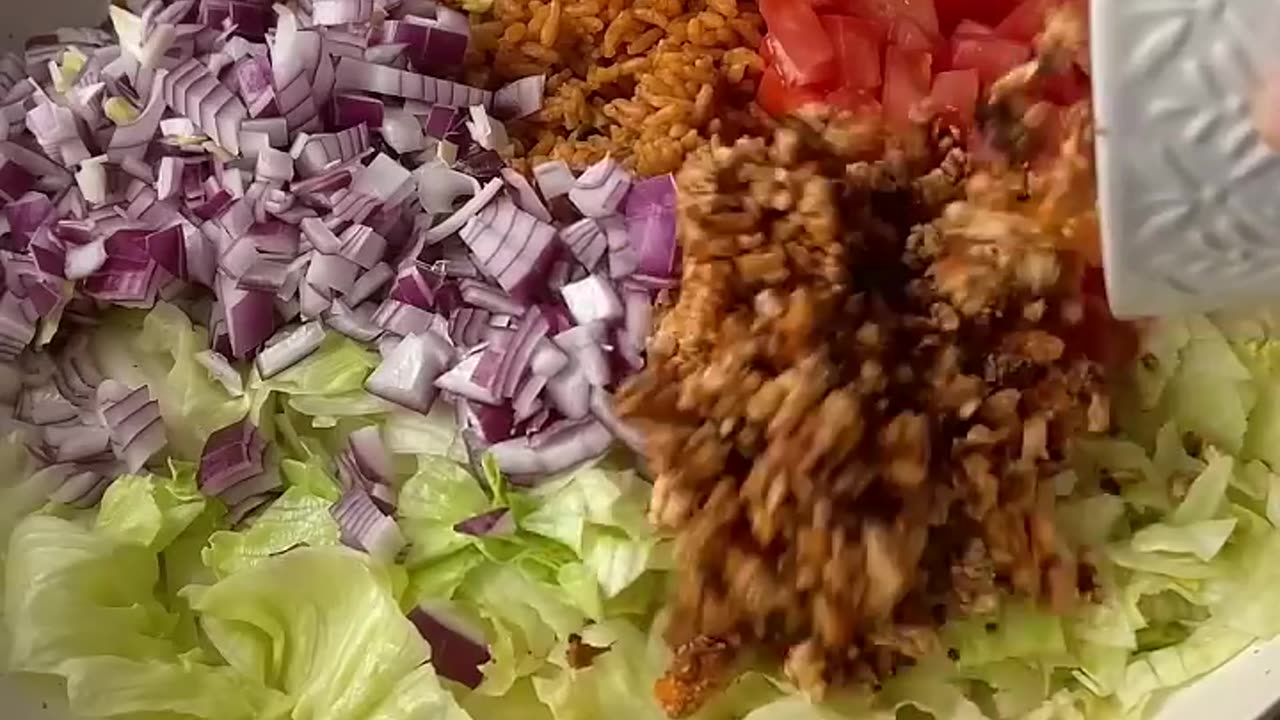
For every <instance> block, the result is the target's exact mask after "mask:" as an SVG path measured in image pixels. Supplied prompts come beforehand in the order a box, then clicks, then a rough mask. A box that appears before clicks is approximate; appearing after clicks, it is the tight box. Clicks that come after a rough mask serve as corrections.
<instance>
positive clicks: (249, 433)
mask: <svg viewBox="0 0 1280 720" xmlns="http://www.w3.org/2000/svg"><path fill="white" fill-rule="evenodd" d="M265 449H266V440H265V439H264V438H263V437H262V436H261V435H260V434H259V433H258V430H257V428H255V427H254V426H253V424H252V423H250V422H249V421H248V419H241V420H238V421H236V422H234V423H232V424H230V425H228V426H226V427H224V428H222V429H221V430H217V431H215V432H214V433H213V434H212V435H210V436H209V439H208V440H206V441H205V444H204V451H203V452H202V453H201V455H200V469H199V474H198V478H199V483H200V490H201V491H202V492H204V493H205V494H206V495H209V496H211V497H213V496H219V495H222V494H223V493H225V492H227V491H228V490H230V489H231V488H233V487H235V486H236V485H238V484H240V483H242V482H245V481H247V480H250V479H253V478H255V477H257V476H259V475H261V474H262V472H263V464H262V459H263V454H264V452H265Z"/></svg>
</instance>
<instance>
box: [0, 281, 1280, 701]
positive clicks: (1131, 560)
mask: <svg viewBox="0 0 1280 720" xmlns="http://www.w3.org/2000/svg"><path fill="white" fill-rule="evenodd" d="M1272 337H1278V338H1280V316H1272V315H1270V314H1266V315H1258V316H1256V317H1252V316H1243V315H1230V316H1228V315H1216V316H1213V317H1212V318H1209V317H1189V318H1180V319H1169V320H1164V321H1160V322H1158V323H1156V324H1154V325H1153V326H1152V328H1151V329H1150V331H1149V332H1148V333H1147V335H1146V337H1145V339H1144V343H1145V345H1144V354H1143V357H1142V359H1141V361H1140V362H1139V363H1136V364H1135V367H1134V368H1133V370H1132V373H1131V376H1130V377H1129V378H1128V379H1127V380H1126V381H1125V382H1123V383H1122V384H1121V385H1120V386H1119V387H1118V388H1117V398H1118V399H1117V401H1116V406H1115V412H1116V416H1117V418H1118V422H1119V424H1120V430H1121V432H1120V434H1119V435H1118V436H1116V437H1106V438H1102V437H1097V438H1081V439H1080V440H1079V442H1078V443H1077V445H1076V448H1075V451H1074V454H1073V457H1072V461H1071V468H1070V469H1069V470H1067V471H1064V472H1063V473H1062V474H1061V475H1060V476H1059V477H1058V478H1055V480H1054V482H1055V488H1056V489H1057V491H1058V494H1059V496H1060V497H1059V502H1058V505H1057V511H1056V512H1057V519H1058V524H1059V528H1060V530H1061V534H1062V536H1063V538H1064V539H1065V540H1066V541H1067V542H1069V543H1071V544H1072V545H1073V546H1076V547H1080V548H1085V549H1087V550H1088V552H1089V554H1088V557H1090V558H1091V560H1092V561H1093V563H1094V564H1095V581H1096V584H1097V585H1098V586H1099V588H1100V591H1099V595H1098V599H1097V601H1096V602H1093V603H1087V604H1083V605H1081V606H1080V607H1078V608H1077V609H1076V610H1074V611H1072V612H1070V613H1068V614H1066V615H1054V614H1051V613H1049V612H1048V611H1047V610H1045V609H1043V608H1040V607H1037V606H1035V605H1032V604H1028V603H1022V602H1006V603H1005V604H1004V605H1003V606H1002V607H999V608H998V609H996V610H995V611H993V612H991V613H989V614H987V615H982V616H974V617H968V618H960V619H954V620H952V621H951V622H950V623H948V624H947V625H946V626H945V627H944V628H943V629H942V631H941V633H940V636H939V637H940V639H941V643H940V644H941V647H940V648H939V650H938V652H937V653H936V654H935V655H932V656H930V657H927V658H925V659H924V660H922V661H921V662H919V663H917V665H916V666H915V667H913V668H912V669H910V670H908V671H905V672H902V673H900V674H899V675H898V676H897V677H895V678H892V679H891V680H889V681H887V682H885V684H884V686H883V688H882V689H881V690H880V691H879V692H878V693H874V694H872V693H870V692H866V691H865V690H863V691H857V690H845V691H839V692H835V693H833V694H831V695H830V696H829V697H827V698H825V699H824V700H823V701H822V702H813V701H811V700H810V699H808V698H806V697H805V696H803V695H801V694H799V693H798V692H797V690H796V688H795V687H794V686H792V685H791V684H789V683H788V682H787V681H786V680H785V679H783V678H782V677H781V675H780V673H779V672H778V669H777V667H776V664H770V665H768V666H764V667H759V668H757V667H750V668H746V669H745V670H744V671H743V672H742V673H741V674H740V675H739V676H738V677H736V678H734V679H732V681H731V682H729V684H728V685H727V686H726V687H725V688H723V689H722V690H721V691H720V692H718V693H716V694H715V695H714V697H713V698H712V699H711V700H710V701H709V702H708V703H707V704H706V705H705V706H704V707H702V708H701V709H700V710H699V711H698V712H697V713H695V714H694V715H693V716H692V717H693V718H694V719H695V720H841V719H847V720H890V718H899V717H928V716H933V717H936V718H940V719H945V720H979V719H985V720H1012V719H1013V718H1025V719H1027V720H1104V719H1110V718H1116V719H1120V718H1133V719H1135V720H1136V719H1137V718H1142V717H1149V716H1150V715H1151V714H1152V713H1153V712H1155V711H1156V710H1157V709H1158V708H1159V707H1160V704H1161V702H1162V701H1163V700H1164V699H1165V698H1167V697H1168V696H1169V694H1170V693H1171V692H1172V691H1174V690H1175V689H1176V688H1178V687H1180V686H1183V685H1186V684H1187V683H1189V682H1192V681H1194V680H1196V679H1197V678H1199V677H1202V676H1203V675H1205V674H1206V673H1208V672H1211V671H1212V670H1213V669H1215V668H1216V667H1218V666H1220V665H1221V664H1222V663H1224V662H1226V661H1227V660H1228V659H1230V658H1231V657H1233V656H1234V655H1236V654H1238V653H1239V652H1241V651H1242V650H1243V649H1245V648H1246V647H1248V646H1249V645H1251V644H1252V643H1254V642H1255V641H1258V640H1261V639H1266V638H1271V637H1274V636H1275V635H1277V634H1280V565H1277V564H1276V563H1274V562H1273V559H1274V558H1275V557H1276V556H1277V555H1280V472H1277V469H1278V468H1277V465H1276V463H1277V462H1280V449H1277V448H1280V339H1277V340H1273V339H1271V338H1272ZM206 341H207V338H206V337H205V331H204V330H203V329H201V328H199V327H197V326H193V325H192V324H191V322H190V321H189V320H188V319H187V317H186V315H185V314H184V313H182V312H181V311H179V310H178V309H177V308H174V307H172V306H168V305H165V304H163V303H161V304H158V305H157V306H156V308H155V309H153V310H152V311H150V312H148V313H145V314H144V313H137V312H123V313H117V314H114V315H112V316H111V317H110V318H109V319H108V321H107V322H106V323H105V324H104V325H103V327H102V328H100V329H99V331H98V332H97V333H96V334H95V343H94V346H93V347H94V352H95V355H96V356H97V358H98V360H99V363H100V364H101V365H102V367H103V368H104V369H105V370H106V372H107V374H108V375H109V376H111V377H116V378H118V379H122V380H124V381H125V382H126V383H129V384H133V385H136V384H141V383H148V384H149V385H151V387H152V389H153V393H154V394H155V395H156V396H157V397H158V398H159V399H160V401H161V409H162V414H163V417H164V420H165V422H166V424H167V425H168V426H169V427H168V429H169V434H170V437H171V438H173V439H174V442H173V443H172V446H171V448H170V450H171V452H172V458H171V459H170V461H169V464H168V466H167V468H165V469H164V471H159V470H153V472H151V473H146V472H143V473H139V474H135V475H123V476H120V477H118V478H116V479H115V481H114V483H113V484H112V486H111V487H110V488H109V489H108V491H107V493H106V495H105V496H104V498H103V500H102V502H101V504H100V506H99V507H98V508H97V509H96V510H93V511H87V512H86V511H71V510H70V509H68V508H63V507H54V506H49V507H45V503H44V500H43V495H44V492H45V490H46V489H44V488H41V487H40V486H39V482H38V478H36V479H34V480H33V479H32V476H31V461H30V458H29V457H28V455H27V452H26V450H25V448H24V445H23V443H22V440H21V438H20V437H19V436H16V435H15V436H13V437H10V438H7V439H4V440H2V441H0V462H2V463H4V464H5V466H6V467H10V468H13V472H12V473H11V474H10V475H8V476H7V478H6V480H5V481H4V483H3V484H2V485H0V539H7V542H3V543H0V561H3V562H4V576H3V577H4V586H3V594H4V606H3V608H4V609H3V620H4V622H3V625H2V628H3V633H2V634H0V641H3V642H2V647H3V652H4V660H5V665H6V668H7V669H10V670H16V671H21V672H26V673H35V674H40V675H48V676H54V677H57V678H60V679H61V680H63V681H64V682H65V685H66V689H67V694H68V698H69V701H70V704H71V707H72V710H73V711H75V712H76V713H77V714H79V715H82V716H84V717H111V718H129V720H144V719H146V720H160V719H161V718H164V719H166V720H193V719H195V720H199V719H207V720H242V719H243V720H274V719H276V718H279V719H280V720H285V719H286V718H287V719H288V720H468V719H469V718H484V719H485V720H504V719H506V718H510V719H511V720H515V719H517V718H518V719H519V720H527V719H531V720H587V719H592V720H594V719H595V718H599V717H604V716H609V715H613V716H617V717H620V718H623V717H625V718H627V719H628V720H632V719H635V720H662V718H664V717H665V715H664V714H663V711H662V709H661V708H660V707H659V706H658V704H657V702H656V701H655V699H654V696H653V693H652V691H651V689H652V687H653V683H654V682H655V680H657V679H658V678H659V677H660V675H661V673H662V672H663V670H664V668H665V667H666V664H667V662H668V661H669V659H670V652H669V650H668V649H667V648H666V646H665V643H664V642H663V640H662V626H663V618H662V616H661V614H660V613H659V608H660V606H661V604H662V600H663V598H664V597H665V595H666V593H667V591H668V588H667V580H668V577H667V571H668V570H669V569H670V568H671V562H672V559H671V552H670V547H669V544H668V543H667V542H666V541H665V540H664V539H662V538H660V537H658V536H656V535H655V534H654V533H653V531H652V530H651V528H650V526H649V524H648V522H647V519H646V510H647V505H648V501H649V492H650V486H649V485H648V484H647V483H646V482H645V481H644V480H642V479H641V477H640V476H639V475H638V474H637V473H636V472H635V470H634V469H632V468H631V467H630V466H629V464H628V463H627V462H625V461H619V459H618V458H616V457H608V458H605V459H602V460H601V461H600V462H598V463H596V464H594V465H592V466H589V467H585V468H580V469H577V470H575V471H573V472H571V473H567V474H565V475H563V476H560V477H556V478H551V479H549V480H547V481H546V482H544V483H542V484H540V485H538V486H537V487H533V488H516V487H513V486H509V485H508V484H507V481H506V479H505V478H503V477H502V476H501V474H500V473H498V472H497V469H496V467H494V464H493V462H492V458H489V457H483V458H480V462H479V463H478V465H479V466H478V467H476V468H473V467H472V466H471V465H470V464H469V463H470V460H469V458H468V456H467V453H466V448H465V447H464V446H463V444H462V443H461V441H460V439H459V437H458V434H457V431H456V429H455V428H454V426H453V423H452V418H451V416H450V414H449V413H448V412H446V411H445V410H443V409H439V408H438V409H437V410H435V411H433V412H432V413H431V414H430V415H427V416H422V415H418V414H415V413H409V412H406V411H404V410H403V409H399V408H395V407H392V406H390V405H388V404H387V403H385V402H383V401H381V400H377V399H376V398H372V397H371V396H368V395H367V393H365V391H364V390H363V383H364V381H365V379H366V378H367V376H368V374H369V372H370V371H371V370H372V369H373V368H374V367H375V366H376V365H377V362H378V360H377V356H376V354H374V353H373V352H371V351H370V350H368V349H366V348H364V347H362V346H361V345H359V344H357V343H354V342H352V341H350V340H349V339H347V338H343V337H340V336H336V335H334V336H330V337H328V338H327V339H326V340H325V342H324V344H323V345H322V347H321V348H320V349H319V350H317V351H316V352H315V353H314V354H312V355H311V356H310V357H308V358H307V359H305V360H303V361H302V362H300V363H299V364H297V365H295V366H294V367H292V368H290V369H288V370H286V371H284V372H282V373H280V374H279V375H277V376H275V377H273V378H271V379H269V380H263V379H261V378H260V377H259V376H258V375H257V374H256V373H255V372H253V371H250V372H249V374H248V376H247V381H246V392H245V395H244V396H243V397H240V398H232V397H230V396H229V395H228V394H227V393H226V392H225V391H224V390H223V388H222V386H221V385H219V384H218V383H216V382H215V381H214V380H212V379H211V378H210V377H209V376H208V375H207V373H206V372H205V371H204V369H203V368H202V367H201V366H200V365H199V364H198V363H196V362H195V361H194V357H193V356H194V353H195V352H196V351H197V350H198V349H203V348H204V347H205V343H206ZM246 413H247V414H248V417H249V419H250V421H252V422H254V423H256V424H257V425H258V427H259V431H260V432H262V434H263V435H264V437H266V438H268V439H269V441H270V442H271V443H272V446H273V452H272V458H273V461H276V462H279V471H280V474H281V477H282V479H283V481H284V487H283V488H282V494H281V495H280V496H279V497H277V498H276V499H274V500H273V501H272V502H271V503H270V504H269V505H268V506H267V507H266V509H265V510H264V511H262V512H261V513H260V514H259V515H258V516H257V517H255V518H254V519H253V520H252V521H251V522H249V523H247V524H245V525H243V526H240V527H234V528H233V527H230V526H228V524H227V519H226V509H225V507H223V505H222V504H221V503H220V502H218V501H215V500H209V499H206V498H205V497H204V496H203V495H202V494H201V493H200V492H199V490H198V488H197V485H196V466H195V464H194V461H195V460H197V459H198V457H199V453H200V449H201V448H202V447H203V443H204V441H205V439H206V438H207V437H208V434H209V433H210V432H212V431H213V430H216V429H217V428H219V427H221V426H223V425H225V424H227V423H229V422H231V421H233V420H237V419H239V418H240V417H244V416H245V414H246ZM370 424H376V425H377V426H378V427H379V428H380V430H381V433H382V436H383V438H384V439H385V441H386V443H387V445H388V448H389V450H390V451H391V452H392V453H393V454H394V455H395V456H396V457H395V458H394V459H393V464H394V466H395V470H396V472H395V473H394V474H395V475H396V485H397V487H398V490H399V498H398V504H397V511H396V520H397V522H398V523H399V525H400V526H401V530H402V531H403V533H404V535H405V537H406V538H407V539H408V540H409V547H408V549H407V551H406V553H404V554H403V555H402V556H401V557H399V558H397V559H396V562H395V563H389V564H380V563H378V562H375V561H373V560H372V559H370V558H368V557H366V556H363V555H360V554H358V553H356V552H354V551H352V550H349V549H346V548H343V547H340V546H339V536H340V533H339V530H338V526H337V524H336V523H335V521H334V520H333V518H332V516H331V507H332V506H333V504H334V503H335V502H336V501H337V500H338V498H339V497H340V495H341V492H342V488H341V485H340V483H339V480H338V475H337V473H336V468H335V463H334V458H335V457H336V456H337V455H338V453H340V452H341V451H342V450H343V449H344V448H345V447H346V442H347V437H348V435H349V434H350V433H351V432H352V431H353V430H355V429H358V428H361V427H365V426H368V425H370ZM401 480H403V482H401ZM498 509H503V510H506V511H507V512H509V513H510V514H511V519H512V520H513V525H512V527H511V528H510V530H509V531H507V532H498V533H494V534H492V535H487V536H483V537H476V536H473V535H471V534H468V533H465V532H460V531H459V530H458V529H457V526H458V524H459V523H460V522H462V521H465V520H467V519H469V518H472V517H475V516H476V515H479V514H482V513H486V512H489V511H493V510H498ZM419 605H427V606H433V607H439V608H440V609H442V610H446V611H448V612H451V613H453V614H455V615H456V616H457V617H458V618H459V619H460V620H461V621H462V622H464V623H465V624H468V625H470V626H471V627H473V628H474V629H476V630H477V631H478V632H479V633H480V634H481V635H482V636H483V639H484V640H485V642H486V643H487V644H488V647H489V651H490V654H491V660H490V662H488V663H487V664H486V665H485V666H484V668H483V671H484V680H483V682H482V683H481V685H480V686H479V687H478V688H477V689H475V690H468V689H466V688H463V687H461V686H459V685H456V684H454V683H449V682H444V683H442V682H441V681H440V680H439V679H437V678H436V676H435V674H434V671H433V669H432V666H431V665H430V664H429V663H427V662H426V661H427V660H428V658H429V657H430V653H431V648H430V647H429V646H428V644H427V643H426V641H424V640H423V639H422V638H421V636H420V635H419V634H418V631H417V630H416V629H415V628H414V626H413V624H412V623H411V622H410V620H409V619H408V617H407V615H406V611H408V610H409V609H411V608H413V607H416V606H419ZM575 636H577V640H578V641H581V642H584V643H586V644H588V645H592V646H595V647H597V648H601V649H603V652H602V653H601V654H599V655H598V656H597V657H595V658H594V659H593V661H592V662H591V663H590V664H589V665H587V666H585V667H572V666H571V665H570V663H569V660H568V655H567V648H568V645H569V644H570V643H571V642H573V641H575Z"/></svg>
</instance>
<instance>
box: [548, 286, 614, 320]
mask: <svg viewBox="0 0 1280 720" xmlns="http://www.w3.org/2000/svg"><path fill="white" fill-rule="evenodd" d="M560 294H561V295H562V296H563V297H564V303H565V306H566V307H568V308H569V313H570V314H572V315H573V318H574V320H576V321H577V322H578V323H579V324H581V325H585V324H587V323H592V322H612V321H615V320H619V319H621V318H622V317H623V307H622V300H621V299H619V298H618V292H617V291H616V290H615V289H614V287H613V284H612V283H610V282H609V281H608V280H606V279H604V278H603V277H600V276H599V275H591V276H589V277H587V278H584V279H582V280H579V281H577V282H573V283H569V284H568V285H565V286H564V287H562V288H560Z"/></svg>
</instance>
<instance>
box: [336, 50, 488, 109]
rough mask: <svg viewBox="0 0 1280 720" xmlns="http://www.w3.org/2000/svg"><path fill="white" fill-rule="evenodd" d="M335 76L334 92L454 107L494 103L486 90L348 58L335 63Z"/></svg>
mask: <svg viewBox="0 0 1280 720" xmlns="http://www.w3.org/2000/svg"><path fill="white" fill-rule="evenodd" d="M335 77H336V84H335V86H334V87H335V89H337V90H362V91H368V92H375V93H379V94H381V95H392V96H395V97H402V98H409V99H412V100H423V101H425V102H429V103H433V104H437V105H450V106H453V107H470V106H472V105H484V106H488V105H489V104H490V103H491V102H492V101H493V93H491V92H489V91H488V90H481V89H480V88H475V87H471V86H469V85H462V84H460V83H456V82H452V81H450V80H441V79H440V78H434V77H429V76H427V75H419V74H417V73H411V72H408V71H406V70H397V69H396V68H393V67H386V66H383V65H374V64H372V63H367V62H364V61H361V60H356V59H355V58H349V57H344V58H342V59H340V60H339V61H338V67H337V71H336V75H335Z"/></svg>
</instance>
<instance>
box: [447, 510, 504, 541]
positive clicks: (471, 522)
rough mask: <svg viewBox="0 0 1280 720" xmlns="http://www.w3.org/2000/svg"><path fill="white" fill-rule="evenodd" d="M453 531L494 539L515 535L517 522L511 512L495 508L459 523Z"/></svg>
mask: <svg viewBox="0 0 1280 720" xmlns="http://www.w3.org/2000/svg"><path fill="white" fill-rule="evenodd" d="M453 529H454V530H455V531H457V532H459V533H462V534H464V535H474V536H475V537H494V536H502V535H511V534H512V533H514V532H515V531H516V522H515V516H514V515H512V514H511V510H509V509H507V508H494V509H493V510H488V511H486V512H482V513H480V514H479V515H476V516H474V517H469V518H467V519H466V520H462V521H460V522H458V523H457V524H456V525H454V526H453Z"/></svg>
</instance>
